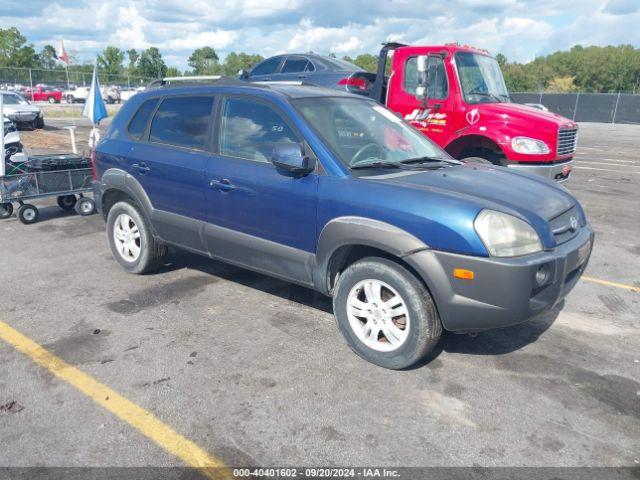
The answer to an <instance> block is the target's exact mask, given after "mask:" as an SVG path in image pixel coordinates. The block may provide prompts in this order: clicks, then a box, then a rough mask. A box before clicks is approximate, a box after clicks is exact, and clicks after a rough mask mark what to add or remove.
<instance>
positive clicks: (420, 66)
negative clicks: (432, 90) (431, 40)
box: [416, 55, 429, 100]
mask: <svg viewBox="0 0 640 480" xmlns="http://www.w3.org/2000/svg"><path fill="white" fill-rule="evenodd" d="M416 69H417V71H418V86H417V87H416V98H418V100H426V98H427V84H428V82H429V57H428V56H427V55H419V56H418V58H417V59H416Z"/></svg>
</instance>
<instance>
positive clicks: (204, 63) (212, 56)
mask: <svg viewBox="0 0 640 480" xmlns="http://www.w3.org/2000/svg"><path fill="white" fill-rule="evenodd" d="M219 60H220V59H219V58H218V54H217V53H216V51H215V50H214V49H213V48H211V47H202V48H198V49H196V50H194V52H193V53H192V54H191V56H190V57H189V59H188V60H187V63H188V64H189V66H190V67H191V69H192V71H193V74H194V75H207V74H209V75H211V74H217V73H219V72H220V70H221V67H220V64H219Z"/></svg>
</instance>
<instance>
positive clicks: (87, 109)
mask: <svg viewBox="0 0 640 480" xmlns="http://www.w3.org/2000/svg"><path fill="white" fill-rule="evenodd" d="M82 116H83V117H87V118H88V119H89V120H91V123H93V125H98V124H99V123H100V120H102V119H103V118H106V117H107V107H105V105H104V100H103V99H102V92H101V91H100V83H99V82H98V62H97V61H96V63H95V64H94V65H93V79H92V80H91V89H90V90H89V95H88V96H87V100H86V102H85V104H84V109H83V110H82Z"/></svg>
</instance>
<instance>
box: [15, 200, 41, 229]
mask: <svg viewBox="0 0 640 480" xmlns="http://www.w3.org/2000/svg"><path fill="white" fill-rule="evenodd" d="M39 217H40V212H39V211H38V209H37V208H36V206H35V205H31V204H30V203H25V204H24V205H21V206H20V208H19V209H18V219H19V220H20V221H21V222H22V223H24V224H25V225H31V224H32V223H36V222H37V221H38V218H39Z"/></svg>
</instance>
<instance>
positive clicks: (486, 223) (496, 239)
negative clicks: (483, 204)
mask: <svg viewBox="0 0 640 480" xmlns="http://www.w3.org/2000/svg"><path fill="white" fill-rule="evenodd" d="M473 227H474V228H475V230H476V232H477V233H478V236H479V237H480V239H481V240H482V243H484V246H485V247H486V248H487V251H488V252H489V255H491V256H492V257H517V256H519V255H527V254H529V253H536V252H540V251H542V243H541V242H540V237H539V236H538V234H537V233H536V231H535V230H534V229H533V227H532V226H531V225H529V224H528V223H527V222H524V221H522V220H520V219H519V218H516V217H514V216H513V215H508V214H506V213H501V212H496V211H495V210H482V211H481V212H480V213H479V214H478V216H477V217H476V219H475V221H474V222H473Z"/></svg>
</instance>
